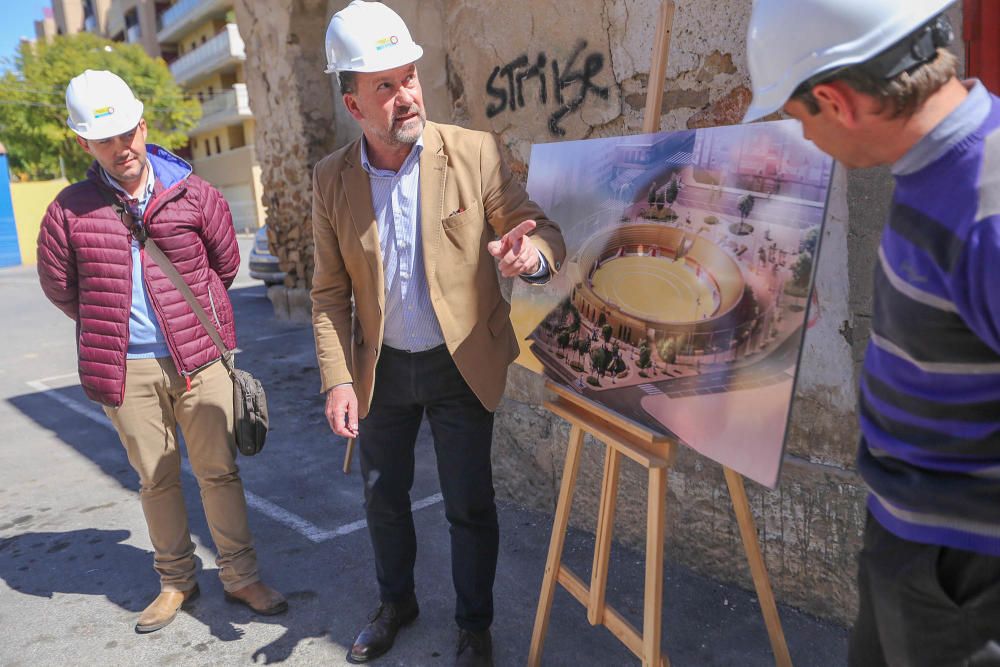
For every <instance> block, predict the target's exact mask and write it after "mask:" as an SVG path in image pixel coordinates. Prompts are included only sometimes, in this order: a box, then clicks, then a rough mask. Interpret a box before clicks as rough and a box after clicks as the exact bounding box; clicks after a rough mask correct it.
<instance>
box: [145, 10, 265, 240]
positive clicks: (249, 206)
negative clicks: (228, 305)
mask: <svg viewBox="0 0 1000 667" xmlns="http://www.w3.org/2000/svg"><path fill="white" fill-rule="evenodd" d="M160 4H164V3H160ZM157 41H158V42H159V44H160V49H161V51H162V54H163V57H164V59H165V60H167V62H168V63H169V64H170V71H171V72H172V73H173V75H174V79H176V81H177V83H179V84H180V85H181V86H183V87H184V88H185V89H187V90H188V91H189V92H190V93H191V94H192V95H194V96H195V97H197V98H198V100H199V101H201V109H202V117H201V121H200V122H199V123H198V125H197V127H195V128H194V129H193V130H192V131H191V133H190V135H189V136H190V139H191V141H190V144H189V146H190V151H191V155H190V157H191V160H192V163H193V164H194V170H195V173H197V174H198V175H199V176H201V177H202V178H204V179H205V180H207V181H208V182H209V183H212V184H213V185H214V186H215V187H217V188H219V190H220V191H221V192H222V194H223V196H225V198H226V200H227V201H228V202H229V206H230V208H231V209H232V211H233V222H234V223H235V225H236V229H237V230H240V231H251V230H255V229H257V228H258V227H260V226H261V225H263V224H264V207H263V205H262V203H261V193H262V191H263V188H262V186H261V180H260V164H259V163H258V162H257V156H256V154H255V152H254V146H253V139H254V118H253V113H252V112H251V111H250V98H249V96H248V94H247V86H246V74H245V72H244V63H245V62H246V51H245V48H244V44H243V38H242V37H240V31H239V29H238V28H237V27H236V17H235V14H234V11H233V0H179V1H178V2H174V3H173V4H171V5H169V6H168V7H167V8H166V9H165V10H164V11H163V12H162V13H161V14H160V15H159V23H158V32H157Z"/></svg>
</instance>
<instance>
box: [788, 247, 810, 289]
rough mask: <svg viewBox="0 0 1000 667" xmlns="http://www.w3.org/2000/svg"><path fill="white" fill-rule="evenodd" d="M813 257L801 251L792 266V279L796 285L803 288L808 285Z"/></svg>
mask: <svg viewBox="0 0 1000 667" xmlns="http://www.w3.org/2000/svg"><path fill="white" fill-rule="evenodd" d="M812 270H813V257H812V255H810V254H809V253H802V254H801V255H799V258H798V259H797V260H796V261H795V266H793V267H792V280H793V282H794V283H795V285H796V286H797V287H801V288H802V289H805V288H807V287H809V279H810V278H811V277H812Z"/></svg>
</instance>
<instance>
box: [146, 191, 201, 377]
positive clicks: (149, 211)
mask: <svg viewBox="0 0 1000 667" xmlns="http://www.w3.org/2000/svg"><path fill="white" fill-rule="evenodd" d="M186 180H187V177H185V178H183V179H181V180H180V181H177V182H176V183H174V184H173V185H171V186H170V187H169V188H167V189H166V190H164V191H162V192H161V193H160V194H159V196H157V197H154V198H153V199H152V201H150V202H149V204H147V205H146V212H145V213H144V214H143V216H142V224H143V225H145V226H146V233H147V234H148V233H149V219H150V218H151V217H152V215H153V213H154V211H155V209H156V207H157V204H159V202H160V201H162V200H163V199H164V198H165V197H166V196H167V194H168V193H170V192H172V191H173V190H175V189H178V188H180V187H181V186H182V185H185V181H186ZM145 253H146V250H145V248H140V250H139V255H140V256H141V257H142V258H143V271H142V277H143V285H144V286H145V287H146V293H147V294H149V301H150V303H152V304H153V310H154V311H155V312H156V316H157V317H158V318H159V319H160V328H161V329H163V338H164V340H166V341H167V349H168V350H170V356H171V358H172V359H173V362H174V366H176V367H177V371H178V372H179V373H180V375H181V377H182V378H184V384H185V385H186V386H187V391H191V373H189V372H188V371H186V370H184V364H183V362H182V361H181V355H180V352H178V351H177V349H176V348H175V347H174V339H173V335H172V334H171V333H170V329H169V328H168V327H167V326H166V324H165V322H166V321H167V318H166V317H163V315H162V314H161V313H160V304H159V302H158V301H157V300H156V299H155V298H154V296H153V292H152V291H151V290H150V289H149V283H148V282H147V280H146V267H145V263H146V262H145V257H146V255H145ZM196 370H197V369H196Z"/></svg>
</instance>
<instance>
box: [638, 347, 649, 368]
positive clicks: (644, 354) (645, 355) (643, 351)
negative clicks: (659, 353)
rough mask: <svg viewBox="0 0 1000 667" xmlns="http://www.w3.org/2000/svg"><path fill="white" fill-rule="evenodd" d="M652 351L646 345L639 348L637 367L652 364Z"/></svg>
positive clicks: (646, 366)
mask: <svg viewBox="0 0 1000 667" xmlns="http://www.w3.org/2000/svg"><path fill="white" fill-rule="evenodd" d="M652 356H653V353H652V352H651V351H650V349H649V348H648V347H640V348H639V364H638V365H639V368H649V367H650V366H652V365H653V362H652Z"/></svg>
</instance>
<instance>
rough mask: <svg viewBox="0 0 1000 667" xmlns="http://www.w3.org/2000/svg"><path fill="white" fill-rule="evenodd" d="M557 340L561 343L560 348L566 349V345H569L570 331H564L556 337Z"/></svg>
mask: <svg viewBox="0 0 1000 667" xmlns="http://www.w3.org/2000/svg"><path fill="white" fill-rule="evenodd" d="M556 342H557V343H559V349H560V350H565V349H566V346H567V345H569V333H568V332H566V331H563V332H562V333H561V334H559V337H558V338H556Z"/></svg>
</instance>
